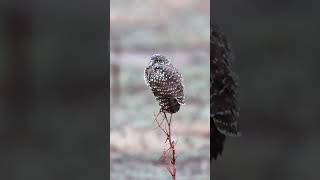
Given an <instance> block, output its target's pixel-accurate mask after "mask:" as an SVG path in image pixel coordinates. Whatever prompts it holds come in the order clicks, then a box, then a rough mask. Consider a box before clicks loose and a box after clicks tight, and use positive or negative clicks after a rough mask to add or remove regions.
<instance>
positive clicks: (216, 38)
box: [210, 24, 241, 159]
mask: <svg viewBox="0 0 320 180" xmlns="http://www.w3.org/2000/svg"><path fill="white" fill-rule="evenodd" d="M210 31H211V32H210V132H211V133H210V144H211V146H210V148H211V149H210V155H211V158H210V159H212V158H214V159H217V156H218V155H219V154H220V155H221V154H222V151H223V145H224V141H225V136H232V137H237V136H240V135H241V133H240V130H239V125H238V117H239V107H238V99H237V96H238V84H237V82H236V78H235V75H234V73H233V71H232V68H231V64H232V59H233V57H232V52H231V49H230V45H229V42H228V41H227V39H226V37H225V35H224V34H223V32H222V31H221V30H220V29H219V27H218V26H216V25H213V24H211V28H210Z"/></svg>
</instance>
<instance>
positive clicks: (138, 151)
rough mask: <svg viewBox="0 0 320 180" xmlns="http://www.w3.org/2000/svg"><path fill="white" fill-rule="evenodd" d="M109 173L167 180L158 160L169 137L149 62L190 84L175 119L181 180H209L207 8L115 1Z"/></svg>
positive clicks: (152, 0)
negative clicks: (158, 116) (158, 120)
mask: <svg viewBox="0 0 320 180" xmlns="http://www.w3.org/2000/svg"><path fill="white" fill-rule="evenodd" d="M110 5H111V6H110V7H111V12H110V27H111V29H110V40H111V43H110V49H111V51H110V60H111V69H110V73H111V79H110V83H111V84H110V86H111V109H110V110H111V118H110V151H111V152H110V158H111V161H110V173H111V179H112V180H122V179H123V180H127V179H132V180H133V179H137V180H147V179H153V180H160V179H161V180H164V179H165V180H169V179H171V177H170V175H169V174H168V172H167V170H166V168H165V167H164V166H163V165H162V164H161V162H160V161H159V158H160V157H161V155H162V150H163V145H164V140H165V137H164V136H163V134H162V132H161V131H160V130H159V129H155V127H156V124H155V123H153V119H154V116H153V114H154V113H156V112H158V111H159V105H158V102H156V100H155V98H154V96H153V94H152V92H151V90H150V89H149V88H148V87H147V86H146V85H145V82H144V78H143V76H144V68H145V67H146V66H147V64H148V62H149V59H150V56H151V55H153V54H155V53H160V54H163V55H165V56H166V57H168V58H169V59H171V61H172V63H173V64H174V65H175V66H176V67H177V68H178V69H179V71H180V72H181V73H182V75H183V76H184V85H185V93H186V104H187V105H185V106H182V108H181V110H180V111H179V112H178V113H176V114H174V116H173V132H174V139H176V140H177V141H178V144H177V146H176V150H177V156H178V159H177V179H181V180H183V179H185V180H195V179H197V180H207V179H209V172H210V168H209V165H210V163H209V148H210V146H209V145H210V144H209V139H210V138H209V133H210V132H209V127H210V126H209V88H208V87H209V71H210V69H209V61H208V59H209V48H210V47H209V30H210V27H209V18H210V17H209V15H210V8H209V7H210V6H209V0H204V1H195V0H186V1H181V0H163V1H157V0H149V1H131V0H111V4H110Z"/></svg>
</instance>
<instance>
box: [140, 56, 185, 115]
mask: <svg viewBox="0 0 320 180" xmlns="http://www.w3.org/2000/svg"><path fill="white" fill-rule="evenodd" d="M144 80H145V82H146V84H147V86H149V87H150V88H151V91H152V92H153V95H154V96H155V98H156V100H157V101H158V102H159V105H160V112H164V113H170V114H173V113H176V112H178V111H179V109H180V105H184V104H185V96H184V86H183V83H182V75H181V74H180V73H179V71H178V70H177V69H176V68H175V67H174V66H173V65H172V64H171V62H170V60H169V59H167V58H166V57H165V56H163V55H160V54H155V55H153V56H151V58H150V62H149V65H148V66H147V67H146V68H145V70H144Z"/></svg>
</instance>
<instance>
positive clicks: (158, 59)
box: [149, 54, 170, 66]
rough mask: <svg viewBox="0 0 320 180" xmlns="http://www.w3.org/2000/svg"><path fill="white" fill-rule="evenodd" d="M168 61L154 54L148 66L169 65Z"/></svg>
mask: <svg viewBox="0 0 320 180" xmlns="http://www.w3.org/2000/svg"><path fill="white" fill-rule="evenodd" d="M169 64H170V61H169V59H167V58H166V57H165V56H163V55H161V54H154V55H152V56H151V58H150V62H149V66H159V65H169Z"/></svg>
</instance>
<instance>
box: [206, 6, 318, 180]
mask: <svg viewBox="0 0 320 180" xmlns="http://www.w3.org/2000/svg"><path fill="white" fill-rule="evenodd" d="M211 5H212V6H211V15H212V16H211V17H212V19H211V20H213V21H215V22H216V23H218V24H220V25H221V26H222V27H223V29H224V30H225V32H226V34H227V35H228V37H229V39H230V41H231V43H232V45H233V49H234V51H235V57H236V59H235V71H236V72H237V73H238V74H239V77H240V106H241V112H240V126H241V129H242V133H243V136H242V137H241V138H239V139H231V138H228V139H227V142H226V145H225V151H224V155H223V157H222V158H220V159H218V161H217V162H216V163H213V164H212V167H213V169H212V175H213V179H223V180H232V179H235V178H236V179H247V180H256V179H259V180H269V179H281V180H286V179H288V180H289V179H290V180H295V179H297V180H298V179H308V180H317V179H320V173H319V165H318V163H319V160H320V156H319V152H320V143H319V137H320V131H319V130H318V128H319V127H320V121H319V120H320V114H319V105H320V104H319V102H320V101H319V98H320V95H319V92H320V85H319V77H320V71H319V67H320V61H319V58H320V51H319V50H320V46H319V45H318V42H319V40H320V33H319V32H320V21H319V16H320V11H319V6H320V2H319V1H315V0H305V1H296V0H281V1H270V0H242V1H237V0H227V1H226V0H216V1H214V3H213V4H211Z"/></svg>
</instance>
